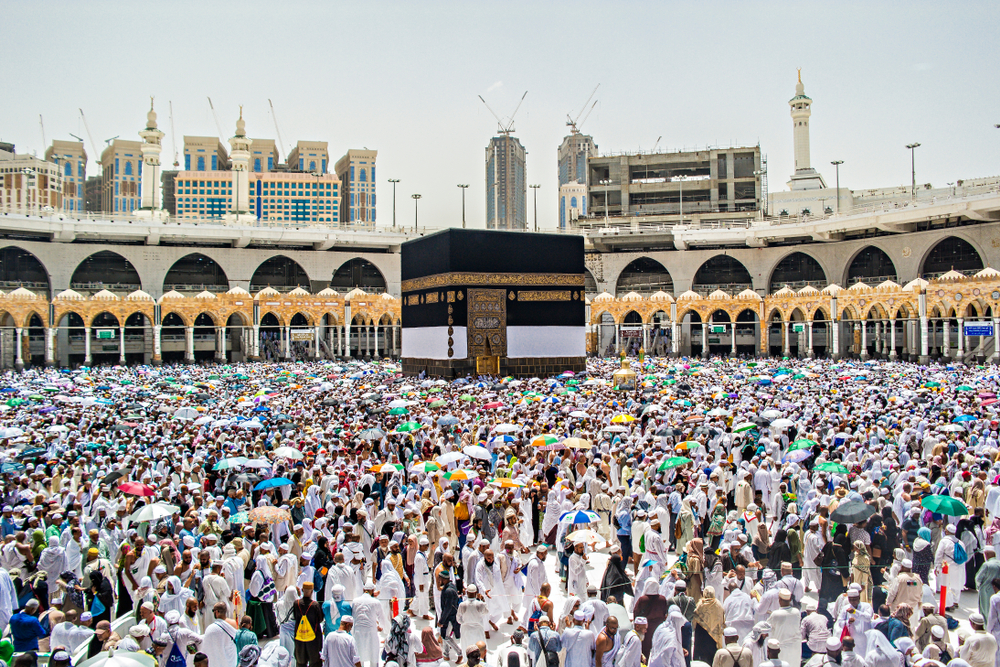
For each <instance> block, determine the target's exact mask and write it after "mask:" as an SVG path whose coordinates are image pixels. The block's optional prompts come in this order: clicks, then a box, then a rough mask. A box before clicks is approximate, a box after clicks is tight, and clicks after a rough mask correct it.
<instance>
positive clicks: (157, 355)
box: [88, 324, 163, 366]
mask: <svg viewBox="0 0 1000 667" xmlns="http://www.w3.org/2000/svg"><path fill="white" fill-rule="evenodd" d="M161 328H162V325H159V324H154V325H153V365H154V366H159V365H160V364H162V363H163V355H162V351H163V348H162V346H161V345H160V329H161ZM88 335H89V334H88Z"/></svg>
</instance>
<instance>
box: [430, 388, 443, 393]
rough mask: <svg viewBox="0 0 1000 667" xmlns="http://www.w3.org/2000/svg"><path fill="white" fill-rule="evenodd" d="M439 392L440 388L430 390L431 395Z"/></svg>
mask: <svg viewBox="0 0 1000 667" xmlns="http://www.w3.org/2000/svg"><path fill="white" fill-rule="evenodd" d="M441 391H442V390H441V387H434V388H433V389H431V393H432V394H440V393H441Z"/></svg>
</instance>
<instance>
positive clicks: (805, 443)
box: [788, 438, 816, 451]
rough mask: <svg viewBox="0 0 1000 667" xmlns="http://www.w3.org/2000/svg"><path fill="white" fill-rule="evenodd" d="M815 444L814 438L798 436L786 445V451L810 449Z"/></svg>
mask: <svg viewBox="0 0 1000 667" xmlns="http://www.w3.org/2000/svg"><path fill="white" fill-rule="evenodd" d="M815 446H816V441H815V440H810V439H809V438H799V439H798V440H796V441H795V442H793V443H792V444H791V445H789V446H788V451H795V450H796V449H812V448H813V447H815Z"/></svg>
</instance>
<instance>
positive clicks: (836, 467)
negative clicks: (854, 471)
mask: <svg viewBox="0 0 1000 667" xmlns="http://www.w3.org/2000/svg"><path fill="white" fill-rule="evenodd" d="M813 470H819V471H821V472H838V473H840V474H842V475H846V474H847V473H849V472H850V470H848V469H847V466H843V465H841V464H839V463H834V462H833V461H823V463H820V464H819V465H817V466H816V467H815V468H813Z"/></svg>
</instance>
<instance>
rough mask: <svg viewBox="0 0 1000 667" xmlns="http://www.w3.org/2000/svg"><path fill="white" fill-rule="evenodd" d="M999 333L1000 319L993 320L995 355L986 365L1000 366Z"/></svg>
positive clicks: (991, 356)
mask: <svg viewBox="0 0 1000 667" xmlns="http://www.w3.org/2000/svg"><path fill="white" fill-rule="evenodd" d="M997 332H1000V317H994V318H993V354H991V355H990V358H989V359H988V360H987V362H986V363H992V364H1000V338H998V337H997Z"/></svg>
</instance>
